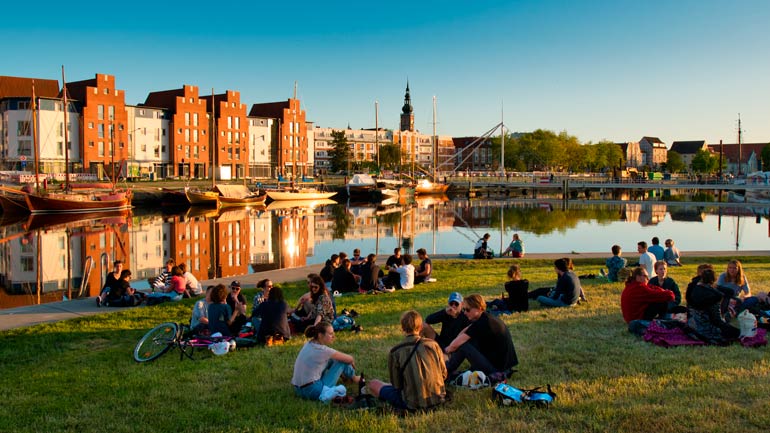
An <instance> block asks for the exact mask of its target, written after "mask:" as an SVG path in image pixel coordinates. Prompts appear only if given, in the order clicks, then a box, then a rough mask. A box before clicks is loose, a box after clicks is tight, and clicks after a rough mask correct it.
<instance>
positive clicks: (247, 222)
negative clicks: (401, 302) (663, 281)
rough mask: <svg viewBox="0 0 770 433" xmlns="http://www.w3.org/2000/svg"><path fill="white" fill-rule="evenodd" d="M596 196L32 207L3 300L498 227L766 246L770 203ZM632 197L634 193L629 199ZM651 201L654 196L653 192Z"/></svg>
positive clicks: (13, 243)
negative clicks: (108, 279) (162, 272)
mask: <svg viewBox="0 0 770 433" xmlns="http://www.w3.org/2000/svg"><path fill="white" fill-rule="evenodd" d="M620 198H623V199H622V200H621V199H617V198H616V197H615V196H612V197H599V198H597V199H596V200H589V199H580V200H569V201H565V200H561V199H559V198H548V197H541V198H531V199H516V200H513V199H510V200H509V199H497V200H495V199H474V200H469V199H455V200H449V199H448V198H446V197H428V198H417V199H410V200H404V199H402V200H401V201H400V202H398V201H393V202H390V203H388V202H385V203H382V204H371V203H346V204H336V203H335V202H332V201H328V200H327V201H320V202H307V203H304V204H302V205H301V206H300V205H299V204H298V203H284V202H275V203H271V204H270V205H269V206H268V207H267V208H265V207H260V208H241V209H238V208H236V209H229V210H226V211H222V212H218V211H216V210H213V209H201V208H195V207H194V208H189V209H178V210H168V209H164V210H148V209H135V210H134V212H133V213H126V212H124V213H109V214H88V215H79V216H45V217H37V216H36V217H24V218H22V219H21V220H18V221H13V220H8V219H6V220H4V221H2V222H0V224H2V226H0V308H10V307H15V306H21V305H28V304H36V303H42V302H50V301H57V300H62V299H72V298H76V297H83V296H95V295H96V294H97V293H98V291H99V289H100V288H101V285H102V282H103V281H104V278H105V276H106V274H107V273H108V272H109V271H110V268H111V263H112V261H113V260H117V259H120V260H123V262H124V266H125V268H126V269H130V270H131V271H132V273H133V277H134V278H135V279H136V281H134V282H133V283H132V285H133V286H134V287H137V288H145V287H147V282H146V280H147V279H148V278H153V277H155V276H156V275H157V273H158V272H159V269H160V267H161V266H162V265H163V263H164V261H165V259H166V258H169V257H172V258H174V259H175V260H176V261H177V262H184V263H186V264H187V267H188V270H190V271H191V272H192V273H193V274H194V275H195V276H196V277H197V278H198V279H201V280H205V279H209V278H213V277H225V278H226V277H235V276H238V275H244V274H249V273H253V272H258V271H263V270H268V269H281V268H289V267H297V266H305V265H308V264H320V263H323V262H324V261H325V260H326V258H328V256H329V255H331V254H332V253H335V252H339V251H348V252H350V251H352V250H353V248H361V250H362V252H363V253H364V254H368V253H369V252H375V253H377V254H380V255H386V254H390V253H391V251H392V249H393V248H394V247H402V248H404V249H405V250H406V251H407V252H413V251H414V250H416V249H417V248H426V249H427V250H428V251H429V253H433V254H436V253H441V254H456V253H469V252H470V251H471V250H472V246H473V244H474V243H475V242H476V240H477V239H478V238H479V237H480V236H481V235H483V233H484V232H490V233H491V234H492V236H493V243H492V245H495V243H494V242H496V241H497V240H499V242H500V244H499V248H500V250H502V249H503V248H504V246H505V245H507V242H508V241H509V239H510V237H511V234H512V233H514V232H518V233H520V234H521V235H522V238H523V239H524V240H525V242H527V251H528V252H553V251H565V252H568V251H574V250H577V251H604V250H608V249H609V245H612V244H613V243H619V244H620V245H622V246H623V248H624V249H626V250H627V251H628V250H629V249H630V250H631V251H633V249H634V247H635V245H636V241H638V240H649V239H650V238H651V237H652V236H660V237H661V238H665V237H672V238H674V239H675V240H676V241H677V245H678V246H680V248H681V249H683V250H685V251H686V250H723V251H736V250H753V249H766V245H767V238H768V237H770V223H768V222H767V221H768V220H767V218H768V213H769V212H768V207H767V206H765V207H761V206H760V207H757V206H755V207H749V206H745V205H735V204H726V203H718V202H711V201H709V200H703V201H699V202H686V203H680V202H677V201H676V200H668V201H667V200H666V197H663V198H655V199H654V200H652V201H650V200H648V201H641V200H639V198H640V197H639V196H635V197H622V196H621V197H620ZM629 198H630V199H631V200H628V199H629ZM647 198H648V199H649V197H647Z"/></svg>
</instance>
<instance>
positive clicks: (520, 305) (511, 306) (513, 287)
mask: <svg viewBox="0 0 770 433" xmlns="http://www.w3.org/2000/svg"><path fill="white" fill-rule="evenodd" d="M508 279H509V281H507V282H506V283H505V291H506V292H507V293H508V297H506V296H505V293H503V297H502V298H501V299H495V300H493V301H490V302H487V307H489V309H490V310H497V311H509V312H512V311H528V310H529V298H528V297H527V292H528V291H529V281H528V280H524V279H522V278H521V267H520V266H519V265H517V264H513V265H511V267H509V268H508Z"/></svg>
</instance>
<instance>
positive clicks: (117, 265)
mask: <svg viewBox="0 0 770 433" xmlns="http://www.w3.org/2000/svg"><path fill="white" fill-rule="evenodd" d="M121 272H123V261H122V260H115V261H114V262H113V263H112V272H110V273H109V274H107V278H105V279H104V285H103V286H102V291H101V292H100V293H99V296H97V297H96V306H97V307H101V306H102V303H104V302H105V301H106V300H107V295H108V294H109V293H110V290H112V289H117V288H119V286H120V274H121Z"/></svg>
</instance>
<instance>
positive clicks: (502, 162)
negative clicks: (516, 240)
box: [500, 103, 505, 251]
mask: <svg viewBox="0 0 770 433" xmlns="http://www.w3.org/2000/svg"><path fill="white" fill-rule="evenodd" d="M500 173H502V175H503V177H505V107H504V105H503V104H502V103H501V104H500ZM501 251H502V250H501Z"/></svg>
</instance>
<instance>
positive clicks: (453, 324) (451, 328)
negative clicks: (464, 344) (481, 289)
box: [420, 292, 471, 349]
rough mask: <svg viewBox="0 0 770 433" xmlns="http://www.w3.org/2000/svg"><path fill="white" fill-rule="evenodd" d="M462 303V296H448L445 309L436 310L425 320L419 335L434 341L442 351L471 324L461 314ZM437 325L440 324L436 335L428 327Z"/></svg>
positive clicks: (454, 294)
mask: <svg viewBox="0 0 770 433" xmlns="http://www.w3.org/2000/svg"><path fill="white" fill-rule="evenodd" d="M462 303H463V295H461V294H460V293H458V292H453V293H452V294H450V295H449V299H448V300H447V306H446V307H445V308H443V309H441V310H438V311H436V312H435V313H433V314H430V315H428V317H426V318H425V322H424V323H423V325H422V331H421V332H420V335H422V336H423V337H427V338H430V339H432V340H436V342H437V343H438V345H439V346H441V348H442V349H443V348H445V347H447V346H449V344H450V343H451V342H452V341H453V340H454V339H455V338H457V336H458V335H459V334H460V332H462V330H463V329H465V327H466V326H468V325H469V324H470V323H471V322H470V321H469V320H468V318H467V317H465V315H464V314H462V308H460V306H461V305H462ZM438 323H440V324H441V332H438V333H437V332H436V330H434V329H433V327H432V326H430V325H435V324H438Z"/></svg>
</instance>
